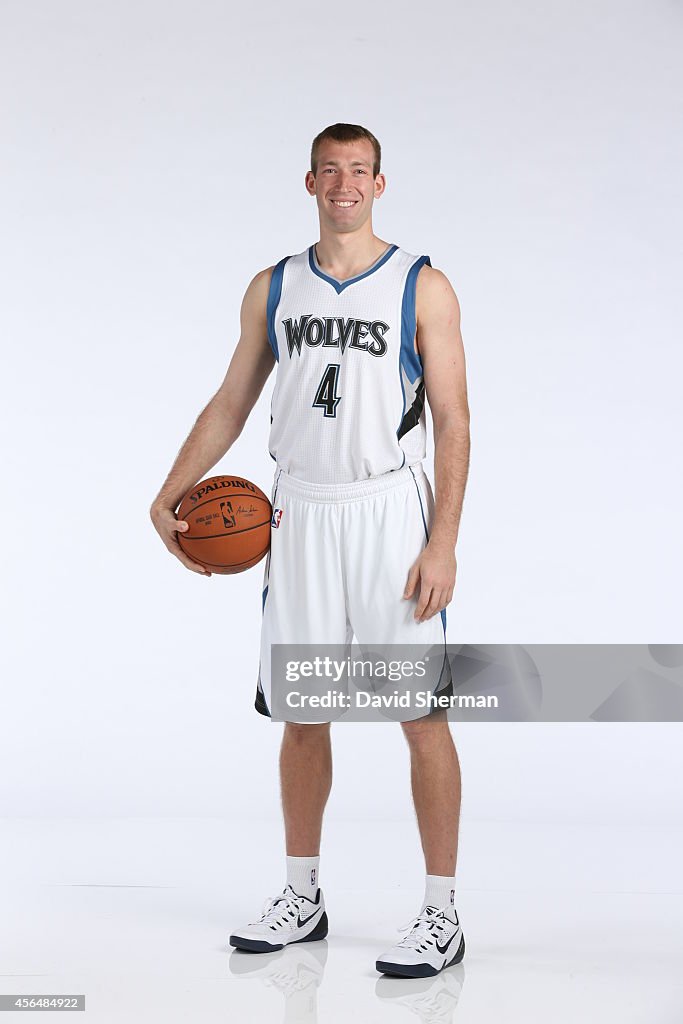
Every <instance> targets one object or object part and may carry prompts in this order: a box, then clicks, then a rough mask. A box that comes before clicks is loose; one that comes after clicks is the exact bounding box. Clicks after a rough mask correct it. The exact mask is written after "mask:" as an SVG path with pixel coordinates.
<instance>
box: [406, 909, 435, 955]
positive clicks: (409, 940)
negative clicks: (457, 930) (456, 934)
mask: <svg viewBox="0 0 683 1024" xmlns="http://www.w3.org/2000/svg"><path fill="white" fill-rule="evenodd" d="M443 926H444V925H443V921H439V919H438V916H437V914H436V912H435V911H434V910H432V909H431V908H430V907H426V908H425V910H423V911H422V913H421V914H418V915H417V917H414V918H413V919H412V921H409V922H408V923H407V924H404V925H401V927H400V928H398V929H397V931H399V932H403V931H406V930H408V934H407V935H405V936H404V937H403V938H402V939H401V941H400V942H399V943H398V945H399V946H404V947H405V948H406V949H419V947H420V946H422V945H423V944H425V945H429V943H431V942H434V940H435V939H436V938H437V937H438V933H439V931H441V929H442V928H443Z"/></svg>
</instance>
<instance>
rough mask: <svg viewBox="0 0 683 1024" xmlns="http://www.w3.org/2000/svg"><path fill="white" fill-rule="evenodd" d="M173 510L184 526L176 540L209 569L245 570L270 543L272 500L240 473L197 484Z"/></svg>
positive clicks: (212, 477)
mask: <svg viewBox="0 0 683 1024" xmlns="http://www.w3.org/2000/svg"><path fill="white" fill-rule="evenodd" d="M177 514H178V519H182V520H184V521H185V522H186V523H187V525H188V529H187V530H186V531H185V532H184V533H183V532H181V531H180V530H179V531H178V533H177V534H176V536H177V538H178V543H179V544H180V546H181V548H182V549H183V551H184V552H185V554H187V555H189V556H190V558H193V559H194V560H195V562H201V564H202V565H203V566H204V568H205V569H208V570H209V572H217V573H223V574H226V575H227V574H229V573H235V572H244V570H245V569H249V568H251V566H252V565H256V563H257V562H260V561H261V559H262V558H263V557H264V555H265V554H266V552H267V551H268V548H269V547H270V517H271V515H272V508H271V505H270V501H269V500H268V498H267V497H266V495H265V494H264V493H263V491H262V490H261V489H260V488H259V487H257V486H256V484H253V483H252V482H251V480H245V479H244V478H243V477H241V476H211V477H207V479H206V480H202V481H201V482H200V483H198V484H195V486H194V487H192V488H191V489H190V490H189V491H188V492H187V494H186V495H185V497H184V498H183V500H182V501H181V503H180V507H179V509H178V513H177Z"/></svg>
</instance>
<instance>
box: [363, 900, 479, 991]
mask: <svg viewBox="0 0 683 1024" xmlns="http://www.w3.org/2000/svg"><path fill="white" fill-rule="evenodd" d="M449 913H452V914H453V916H454V918H455V920H453V919H452V918H451V917H449V916H448V915H447V914H446V913H445V912H444V911H443V910H439V909H438V908H437V907H425V909H424V910H423V911H422V912H421V913H420V914H418V916H417V917H416V918H414V919H413V920H412V921H410V923H409V924H407V925H403V927H401V928H399V931H405V929H406V928H407V929H408V933H407V935H404V937H403V938H402V939H401V940H400V942H398V943H397V944H396V945H395V946H393V947H392V949H390V950H388V951H387V952H386V953H384V954H383V955H382V956H381V957H380V958H379V960H378V961H377V963H376V964H375V966H376V968H377V970H378V971H381V973H382V974H393V975H398V976H400V977H403V978H430V977H431V976H432V975H434V974H438V973H439V971H442V970H443V969H444V967H450V966H451V964H459V963H460V961H461V960H462V958H463V957H464V955H465V936H464V935H463V933H462V928H461V927H460V922H459V921H458V915H457V914H456V912H455V908H454V907H452V908H450V909H449Z"/></svg>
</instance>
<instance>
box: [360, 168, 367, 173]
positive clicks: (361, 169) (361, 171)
mask: <svg viewBox="0 0 683 1024" xmlns="http://www.w3.org/2000/svg"><path fill="white" fill-rule="evenodd" d="M358 173H359V174H367V173H368V172H367V171H364V170H363V168H362V167H359V168H358Z"/></svg>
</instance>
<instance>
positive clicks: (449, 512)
mask: <svg viewBox="0 0 683 1024" xmlns="http://www.w3.org/2000/svg"><path fill="white" fill-rule="evenodd" d="M415 311H416V318H417V332H416V350H417V351H418V352H419V354H420V357H421V359H422V365H423V368H424V380H425V391H426V394H427V400H428V402H429V408H430V410H431V413H432V419H433V422H434V477H435V496H434V497H435V507H434V522H433V523H432V529H431V535H430V538H429V543H428V544H427V546H426V547H425V549H424V551H423V552H422V553H421V555H420V557H419V558H418V559H417V561H416V562H415V564H414V565H413V567H412V568H411V570H410V574H409V576H408V585H407V586H406V592H405V594H404V596H405V597H410V596H411V595H412V594H413V592H414V590H415V587H416V585H417V582H418V579H419V581H420V592H419V597H418V603H417V607H416V609H415V619H416V620H417V621H418V622H420V621H422V620H423V619H429V618H431V617H432V615H436V613H437V612H439V611H441V610H442V609H443V608H445V607H446V605H447V604H449V602H450V600H451V598H452V597H453V589H454V587H455V574H456V560H455V544H456V541H457V539H458V528H459V525H460V515H461V512H462V504H463V499H464V495H465V484H466V482H467V472H468V468H469V456H470V412H469V406H468V402H467V381H466V374H465V351H464V348H463V343H462V336H461V333H460V306H459V304H458V299H457V296H456V294H455V292H454V291H453V288H452V286H451V284H450V282H449V280H448V278H447V277H446V275H445V274H443V273H442V272H441V271H440V270H436V269H435V268H433V267H429V266H424V267H422V269H421V270H420V272H419V274H418V277H417V288H416V296H415Z"/></svg>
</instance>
